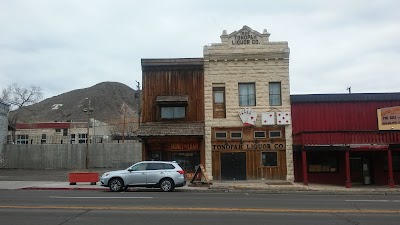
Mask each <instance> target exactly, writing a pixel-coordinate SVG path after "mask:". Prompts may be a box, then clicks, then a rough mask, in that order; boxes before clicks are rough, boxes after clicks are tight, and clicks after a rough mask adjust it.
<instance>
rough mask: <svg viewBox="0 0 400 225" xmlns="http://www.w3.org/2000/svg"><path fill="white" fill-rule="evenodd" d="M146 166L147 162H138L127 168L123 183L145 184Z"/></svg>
mask: <svg viewBox="0 0 400 225" xmlns="http://www.w3.org/2000/svg"><path fill="white" fill-rule="evenodd" d="M146 167H147V163H139V164H135V165H133V166H132V167H131V168H129V169H128V171H127V174H126V177H125V181H126V184H125V185H146V182H147V181H146V180H147V178H146V172H147V171H146Z"/></svg>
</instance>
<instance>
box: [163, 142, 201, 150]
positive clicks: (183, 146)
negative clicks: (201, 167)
mask: <svg viewBox="0 0 400 225" xmlns="http://www.w3.org/2000/svg"><path fill="white" fill-rule="evenodd" d="M170 149H171V150H199V143H197V142H193V143H172V144H171V147H170Z"/></svg>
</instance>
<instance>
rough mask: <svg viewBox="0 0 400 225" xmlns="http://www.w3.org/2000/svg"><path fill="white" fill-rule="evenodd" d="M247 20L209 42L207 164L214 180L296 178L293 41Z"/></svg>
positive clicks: (206, 54) (206, 69) (206, 56)
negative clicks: (254, 26) (273, 36)
mask: <svg viewBox="0 0 400 225" xmlns="http://www.w3.org/2000/svg"><path fill="white" fill-rule="evenodd" d="M269 36H270V34H269V33H268V32H267V30H264V31H263V33H259V32H257V31H255V30H252V29H251V28H249V27H247V26H244V27H243V28H242V29H240V30H239V31H235V32H233V33H231V34H227V32H226V31H223V34H222V35H221V43H215V44H211V45H208V46H205V47H204V93H205V102H204V107H205V149H206V155H205V164H206V165H205V168H206V171H207V173H208V174H207V175H208V176H209V177H212V178H213V179H214V180H245V179H276V180H293V179H294V176H293V156H292V126H291V113H290V93H289V92H290V85H289V52H290V50H289V47H288V43H287V42H270V41H269Z"/></svg>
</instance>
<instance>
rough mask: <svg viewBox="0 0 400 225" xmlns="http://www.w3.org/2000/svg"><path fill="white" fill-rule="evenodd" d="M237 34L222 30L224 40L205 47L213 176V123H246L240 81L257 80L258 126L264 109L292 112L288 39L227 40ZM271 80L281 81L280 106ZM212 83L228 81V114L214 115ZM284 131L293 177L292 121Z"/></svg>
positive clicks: (208, 152) (208, 153) (208, 142)
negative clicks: (273, 95) (243, 42)
mask: <svg viewBox="0 0 400 225" xmlns="http://www.w3.org/2000/svg"><path fill="white" fill-rule="evenodd" d="M243 30H245V31H244V32H247V33H248V32H250V34H254V36H257V35H260V34H259V33H258V32H255V31H252V30H251V29H249V28H248V27H244V28H243V29H242V30H240V31H239V32H237V33H239V34H240V33H241V32H243ZM251 32H252V33H251ZM265 32H266V31H264V33H265ZM224 33H225V32H224ZM235 35H236V34H235V33H233V34H231V35H229V37H228V36H227V35H224V34H223V35H222V36H221V39H222V41H221V44H212V45H210V46H205V47H204V73H205V75H204V91H205V121H206V122H205V145H206V146H205V147H206V165H205V166H206V171H207V172H208V173H209V174H208V175H209V176H210V177H211V172H210V171H211V166H212V158H211V155H212V154H211V129H212V128H213V127H240V126H243V123H242V121H241V120H240V117H239V115H238V111H239V110H240V109H242V108H244V107H240V106H239V95H238V83H242V82H244V83H245V82H254V83H255V84H256V87H255V89H256V106H252V107H251V108H252V109H253V110H255V111H256V112H257V113H258V118H257V121H256V125H255V126H261V113H263V112H290V83H289V52H290V50H289V47H288V43H287V42H269V40H268V39H267V38H261V37H260V38H258V40H260V42H259V44H256V45H232V44H231V42H229V41H226V40H231V39H232V37H234V36H235ZM268 36H269V35H268ZM254 39H256V37H255V38H254ZM261 40H262V41H261ZM269 82H281V97H282V105H281V106H270V105H269ZM213 84H224V85H225V104H226V118H223V119H214V118H213V93H212V92H213ZM285 132H286V146H287V149H286V156H287V157H286V159H287V179H288V180H293V157H292V154H293V151H292V133H291V132H292V128H291V125H286V126H285Z"/></svg>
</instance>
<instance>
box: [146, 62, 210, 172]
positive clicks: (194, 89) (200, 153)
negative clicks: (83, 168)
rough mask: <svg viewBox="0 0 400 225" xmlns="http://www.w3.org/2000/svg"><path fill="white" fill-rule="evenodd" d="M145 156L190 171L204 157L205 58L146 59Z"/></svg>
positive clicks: (201, 161) (147, 158)
mask: <svg viewBox="0 0 400 225" xmlns="http://www.w3.org/2000/svg"><path fill="white" fill-rule="evenodd" d="M142 82H143V84H142V85H143V88H142V96H141V97H142V101H141V124H140V128H139V131H138V137H140V138H141V139H142V146H143V148H142V149H143V150H142V151H143V153H142V155H143V159H144V160H173V161H177V162H178V163H179V164H180V165H181V166H182V167H183V169H184V170H185V171H186V172H187V173H188V174H189V175H190V174H191V173H194V172H195V168H196V166H198V165H199V164H200V163H203V164H204V162H205V159H204V69H203V59H202V58H187V59H142Z"/></svg>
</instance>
